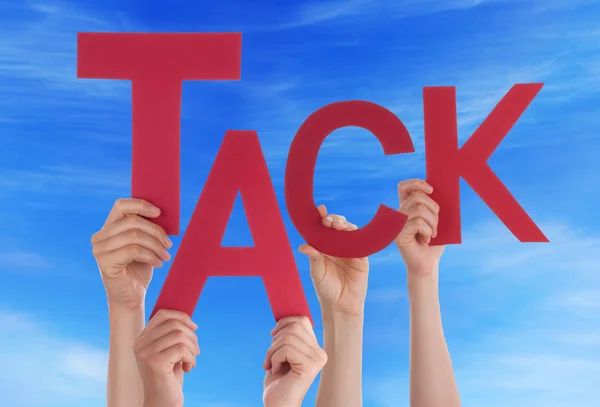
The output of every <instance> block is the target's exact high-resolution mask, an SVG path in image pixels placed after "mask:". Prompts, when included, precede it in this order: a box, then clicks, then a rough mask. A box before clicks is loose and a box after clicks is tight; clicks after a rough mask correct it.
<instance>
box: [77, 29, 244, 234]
mask: <svg viewBox="0 0 600 407" xmlns="http://www.w3.org/2000/svg"><path fill="white" fill-rule="evenodd" d="M241 41H242V38H241V34H239V33H222V34H131V33H79V34H78V36H77V77H78V78H98V79H125V80H131V81H132V104H133V160H132V191H131V192H132V196H133V197H135V198H142V199H145V200H147V201H149V202H151V203H152V204H154V205H156V206H158V207H159V208H160V209H161V215H160V217H159V218H157V219H156V220H155V221H156V223H157V224H159V225H160V226H162V227H163V228H164V229H165V231H166V232H167V234H169V235H178V234H179V223H180V219H179V217H180V216H179V214H180V212H179V206H180V191H179V186H180V180H179V179H180V177H179V172H180V165H179V158H180V141H179V140H180V111H181V88H182V81H184V80H227V79H230V80H232V79H240V69H241V68H240V66H241Z"/></svg>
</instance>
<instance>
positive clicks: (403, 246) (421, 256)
mask: <svg viewBox="0 0 600 407" xmlns="http://www.w3.org/2000/svg"><path fill="white" fill-rule="evenodd" d="M408 239H410V240H408ZM396 244H397V246H398V249H399V250H400V254H402V257H403V258H404V262H405V264H406V267H407V268H408V269H409V270H413V269H417V268H419V266H425V267H426V269H430V267H429V266H432V265H434V264H435V263H436V262H437V261H438V259H439V258H440V257H441V255H442V252H443V251H444V246H428V245H427V244H425V243H423V242H422V241H421V239H420V236H419V235H417V236H412V237H409V236H406V235H403V234H401V235H400V236H399V237H398V239H397V240H396ZM428 263H431V264H428Z"/></svg>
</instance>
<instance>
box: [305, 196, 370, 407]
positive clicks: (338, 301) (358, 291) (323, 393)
mask: <svg viewBox="0 0 600 407" xmlns="http://www.w3.org/2000/svg"><path fill="white" fill-rule="evenodd" d="M319 213H320V214H321V216H322V218H323V227H328V228H335V229H338V230H355V229H357V227H356V225H354V224H352V223H350V222H348V221H347V220H346V218H344V217H343V216H339V215H328V214H327V209H326V208H325V207H324V206H322V205H321V206H320V207H319ZM300 251H301V252H302V253H304V254H306V255H307V256H308V258H309V260H310V274H311V277H312V280H313V284H314V286H315V290H316V292H317V296H318V298H319V303H320V304H321V313H322V316H323V337H324V340H323V345H324V349H325V352H326V353H327V357H328V362H327V364H326V365H325V367H324V368H323V372H322V373H321V381H320V383H319V391H318V394H317V403H316V407H362V352H363V349H362V347H363V322H364V305H365V296H366V294H367V280H368V275H369V262H368V260H367V259H366V258H360V259H341V258H336V257H331V256H327V255H324V254H322V253H319V252H318V251H317V250H315V249H314V248H313V247H311V246H309V245H302V246H301V247H300Z"/></svg>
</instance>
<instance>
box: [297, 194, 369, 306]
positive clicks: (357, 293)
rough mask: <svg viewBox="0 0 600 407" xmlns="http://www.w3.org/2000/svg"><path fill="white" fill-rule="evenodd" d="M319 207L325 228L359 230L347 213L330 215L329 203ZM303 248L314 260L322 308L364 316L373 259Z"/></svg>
mask: <svg viewBox="0 0 600 407" xmlns="http://www.w3.org/2000/svg"><path fill="white" fill-rule="evenodd" d="M317 209H318V210H319V214H320V215H321V217H322V218H323V220H322V222H323V226H324V227H327V228H334V229H337V230H344V231H350V230H356V229H358V227H357V226H356V225H354V224H352V223H350V222H348V221H347V220H346V218H345V217H343V216H340V215H333V214H332V215H327V208H325V205H321V206H319V207H318V208H317ZM299 250H300V252H301V253H304V254H305V255H306V256H308V258H309V259H310V275H311V277H312V281H313V284H314V286H315V291H316V292H317V297H318V298H319V303H320V304H321V308H322V309H323V310H324V311H328V312H334V313H340V314H346V315H362V313H363V311H364V304H365V297H366V295H367V281H368V278H369V260H368V259H367V258H366V257H361V258H356V259H344V258H339V257H332V256H328V255H326V254H323V253H320V252H319V251H318V250H316V249H315V248H314V247H312V246H310V245H308V244H303V245H302V246H300V248H299Z"/></svg>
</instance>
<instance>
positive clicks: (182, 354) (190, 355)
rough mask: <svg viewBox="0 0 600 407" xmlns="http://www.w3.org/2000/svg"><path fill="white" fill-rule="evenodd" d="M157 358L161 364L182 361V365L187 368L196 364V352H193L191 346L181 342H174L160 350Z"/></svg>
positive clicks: (174, 363)
mask: <svg viewBox="0 0 600 407" xmlns="http://www.w3.org/2000/svg"><path fill="white" fill-rule="evenodd" d="M158 360H160V361H161V363H162V364H169V365H173V366H175V365H176V364H177V363H179V362H183V365H185V366H186V368H188V369H189V370H191V368H192V367H194V366H196V354H194V351H193V349H192V348H190V347H189V346H187V345H186V344H183V343H175V344H174V345H172V346H170V347H168V348H166V349H164V350H163V351H162V352H160V354H159V356H158ZM182 367H183V366H182ZM189 370H188V372H189Z"/></svg>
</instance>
